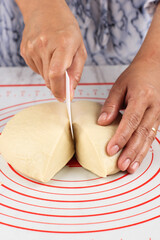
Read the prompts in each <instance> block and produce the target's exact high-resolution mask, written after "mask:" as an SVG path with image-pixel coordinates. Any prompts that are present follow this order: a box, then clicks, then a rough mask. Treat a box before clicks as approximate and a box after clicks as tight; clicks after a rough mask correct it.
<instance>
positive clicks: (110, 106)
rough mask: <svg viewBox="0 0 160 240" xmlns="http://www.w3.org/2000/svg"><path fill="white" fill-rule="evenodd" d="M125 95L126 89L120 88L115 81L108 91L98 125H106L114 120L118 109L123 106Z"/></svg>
mask: <svg viewBox="0 0 160 240" xmlns="http://www.w3.org/2000/svg"><path fill="white" fill-rule="evenodd" d="M125 93H126V87H125V86H121V84H120V83H119V82H118V81H117V82H116V83H115V84H114V85H113V87H112V89H111V90H110V93H109V96H108V98H107V99H106V101H105V103H104V106H103V107H102V110H101V115H100V116H99V118H98V124H99V125H102V126H104V125H108V124H110V123H111V122H112V121H114V120H115V118H116V117H117V115H118V112H119V109H120V108H121V106H122V105H123V101H124V98H125Z"/></svg>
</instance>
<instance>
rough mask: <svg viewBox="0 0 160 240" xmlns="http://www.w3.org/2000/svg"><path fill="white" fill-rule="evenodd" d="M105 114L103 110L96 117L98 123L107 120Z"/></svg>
mask: <svg viewBox="0 0 160 240" xmlns="http://www.w3.org/2000/svg"><path fill="white" fill-rule="evenodd" d="M107 116H108V114H107V113H106V112H103V113H102V114H101V115H100V117H99V118H98V123H100V122H104V121H106V120H107Z"/></svg>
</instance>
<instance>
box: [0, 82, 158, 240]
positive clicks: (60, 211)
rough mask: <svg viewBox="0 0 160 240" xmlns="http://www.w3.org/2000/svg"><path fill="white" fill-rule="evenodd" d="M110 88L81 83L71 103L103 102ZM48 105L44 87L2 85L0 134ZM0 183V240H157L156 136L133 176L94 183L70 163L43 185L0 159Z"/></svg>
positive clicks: (93, 177) (91, 176)
mask: <svg viewBox="0 0 160 240" xmlns="http://www.w3.org/2000/svg"><path fill="white" fill-rule="evenodd" d="M112 84H113V83H100V84H96V83H91V82H88V83H82V84H81V85H79V87H78V89H77V91H76V96H75V100H79V99H88V100H92V101H98V102H101V103H103V102H104V100H105V97H106V96H107V94H108V91H109V89H110V88H111V86H112ZM48 101H53V96H52V95H51V93H50V92H49V90H48V89H47V88H46V87H45V86H44V85H43V84H23V85H19V84H12V85H3V86H1V88H0V132H2V130H3V128H4V126H5V124H6V123H7V121H8V120H9V119H10V118H11V117H12V116H14V115H15V114H16V113H17V112H18V111H20V110H22V109H24V108H26V107H29V106H31V105H33V104H39V103H44V102H48ZM8 144H9V143H8ZM0 182H1V185H0V223H1V224H0V239H4V240H5V239H7V240H17V239H22V238H23V240H26V239H31V240H38V239H40V240H41V239H45V240H50V239H52V240H53V239H56V240H57V239H58V240H72V239H73V240H81V239H86V240H103V239H105V240H107V239H116V240H128V239H129V240H132V239H134V240H135V239H141V240H159V239H160V218H159V217H160V199H159V196H160V187H159V185H160V131H158V133H157V137H156V139H155V141H154V142H153V144H152V146H151V148H150V150H149V152H148V154H147V156H146V158H145V159H144V161H143V163H142V165H141V167H140V168H139V169H138V171H137V172H136V173H135V174H132V175H129V174H127V173H126V172H124V173H122V172H120V173H118V174H115V175H113V176H108V177H106V178H99V177H97V176H96V175H94V174H92V173H90V172H89V171H87V170H85V169H83V168H82V167H81V166H80V165H79V164H78V163H77V162H76V160H75V159H74V158H73V159H72V160H71V161H70V162H69V163H68V164H67V166H65V167H64V168H63V169H62V170H61V171H60V172H59V173H58V174H56V176H54V178H53V179H52V180H51V181H50V182H49V183H47V184H42V183H39V182H36V181H34V180H32V179H29V178H27V177H25V176H23V175H21V174H20V173H18V172H17V171H16V170H15V169H13V168H12V167H11V166H10V165H8V164H7V163H6V162H5V160H4V159H2V157H1V156H0Z"/></svg>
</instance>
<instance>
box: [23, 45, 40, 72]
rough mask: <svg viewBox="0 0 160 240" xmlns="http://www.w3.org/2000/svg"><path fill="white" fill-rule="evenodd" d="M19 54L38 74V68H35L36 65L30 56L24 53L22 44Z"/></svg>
mask: <svg viewBox="0 0 160 240" xmlns="http://www.w3.org/2000/svg"><path fill="white" fill-rule="evenodd" d="M21 56H22V57H23V59H24V60H25V62H26V64H27V65H28V66H29V67H30V68H31V69H32V70H33V71H34V72H36V73H38V74H40V73H39V71H38V69H37V67H36V65H35V63H34V61H33V60H32V59H31V58H30V57H28V56H27V55H26V50H25V47H22V46H21Z"/></svg>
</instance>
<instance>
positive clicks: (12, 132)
mask: <svg viewBox="0 0 160 240" xmlns="http://www.w3.org/2000/svg"><path fill="white" fill-rule="evenodd" d="M0 152H1V154H2V156H3V157H4V159H5V160H6V161H7V162H8V163H10V164H11V165H12V166H13V167H14V168H15V169H16V170H18V171H20V172H21V173H23V174H25V175H26V176H28V177H31V178H33V179H36V180H38V181H41V182H48V181H49V180H50V179H51V178H52V177H53V176H54V175H55V174H56V173H57V172H58V171H59V170H60V169H61V168H63V167H64V166H65V165H66V163H67V162H68V161H69V160H70V158H71V157H72V156H73V154H74V144H73V142H72V138H71V134H70V127H69V120H68V117H67V110H66V105H65V104H63V103H58V102H54V103H53V102H52V103H44V104H39V105H35V106H32V107H29V108H27V109H24V110H22V111H21V112H19V113H18V114H16V115H15V116H14V117H13V118H12V119H11V120H10V121H9V122H8V123H7V125H6V127H5V129H4V130H3V132H2V135H1V137H0Z"/></svg>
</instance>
